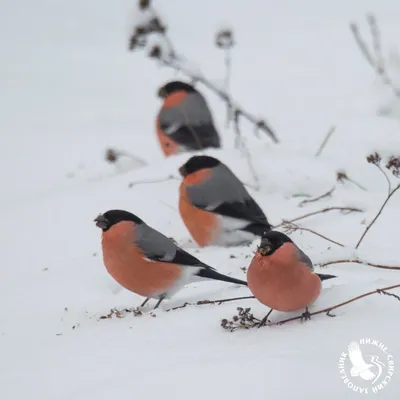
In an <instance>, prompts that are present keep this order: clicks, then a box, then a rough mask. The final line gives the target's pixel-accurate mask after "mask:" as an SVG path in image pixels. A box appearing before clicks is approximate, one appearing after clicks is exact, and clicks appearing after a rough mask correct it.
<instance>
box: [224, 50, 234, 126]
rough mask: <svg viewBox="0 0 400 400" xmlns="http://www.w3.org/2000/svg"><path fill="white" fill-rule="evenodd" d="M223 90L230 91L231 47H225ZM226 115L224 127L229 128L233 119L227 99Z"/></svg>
mask: <svg viewBox="0 0 400 400" xmlns="http://www.w3.org/2000/svg"><path fill="white" fill-rule="evenodd" d="M224 53H225V91H226V93H229V92H230V87H231V77H232V53H231V49H229V48H228V49H225V50H224ZM226 112H227V115H226V127H227V128H229V124H230V122H231V120H232V119H233V115H232V114H233V113H232V105H231V103H230V102H229V101H228V102H227V110H226Z"/></svg>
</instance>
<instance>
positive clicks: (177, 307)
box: [166, 296, 255, 311]
mask: <svg viewBox="0 0 400 400" xmlns="http://www.w3.org/2000/svg"><path fill="white" fill-rule="evenodd" d="M254 298H255V297H254V296H243V297H233V298H228V299H218V300H199V301H197V302H196V303H188V302H186V303H183V304H182V305H180V306H176V307H173V308H170V309H168V310H166V311H174V310H179V309H181V308H185V307H187V306H203V305H205V304H217V305H221V304H223V303H228V302H231V301H237V300H247V299H254Z"/></svg>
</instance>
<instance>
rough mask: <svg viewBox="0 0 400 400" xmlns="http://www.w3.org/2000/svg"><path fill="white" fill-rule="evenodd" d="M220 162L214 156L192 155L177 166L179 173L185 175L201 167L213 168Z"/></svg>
mask: <svg viewBox="0 0 400 400" xmlns="http://www.w3.org/2000/svg"><path fill="white" fill-rule="evenodd" d="M220 164H221V161H219V160H217V159H216V158H214V157H210V156H193V157H191V158H189V160H187V161H186V163H185V164H183V165H182V166H181V167H180V168H179V173H180V174H181V175H182V176H183V177H186V176H188V175H190V174H193V173H194V172H197V171H200V170H201V169H205V168H214V167H216V166H218V165H220Z"/></svg>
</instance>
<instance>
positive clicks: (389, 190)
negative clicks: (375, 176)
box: [375, 164, 392, 196]
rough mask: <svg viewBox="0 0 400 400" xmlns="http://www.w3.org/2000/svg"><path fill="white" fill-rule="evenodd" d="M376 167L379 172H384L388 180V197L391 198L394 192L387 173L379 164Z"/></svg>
mask: <svg viewBox="0 0 400 400" xmlns="http://www.w3.org/2000/svg"><path fill="white" fill-rule="evenodd" d="M375 166H376V167H377V168H378V169H379V171H381V172H382V174H383V176H384V177H385V179H386V182H387V184H388V196H389V195H390V193H391V191H392V183H391V182H390V179H389V177H388V176H387V174H386V172H385V171H384V170H383V169H382V167H381V166H380V165H379V164H375Z"/></svg>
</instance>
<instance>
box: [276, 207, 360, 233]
mask: <svg viewBox="0 0 400 400" xmlns="http://www.w3.org/2000/svg"><path fill="white" fill-rule="evenodd" d="M329 211H341V212H342V213H344V212H347V213H351V212H363V210H361V209H359V208H354V207H326V208H323V209H322V210H318V211H313V212H310V213H307V214H304V215H301V216H300V217H296V218H293V219H290V220H283V221H282V222H281V223H280V224H279V225H275V226H274V229H276V228H279V227H281V226H282V225H284V224H285V223H288V222H296V221H300V220H302V219H305V218H308V217H312V216H314V215H318V214H324V213H326V212H329Z"/></svg>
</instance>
